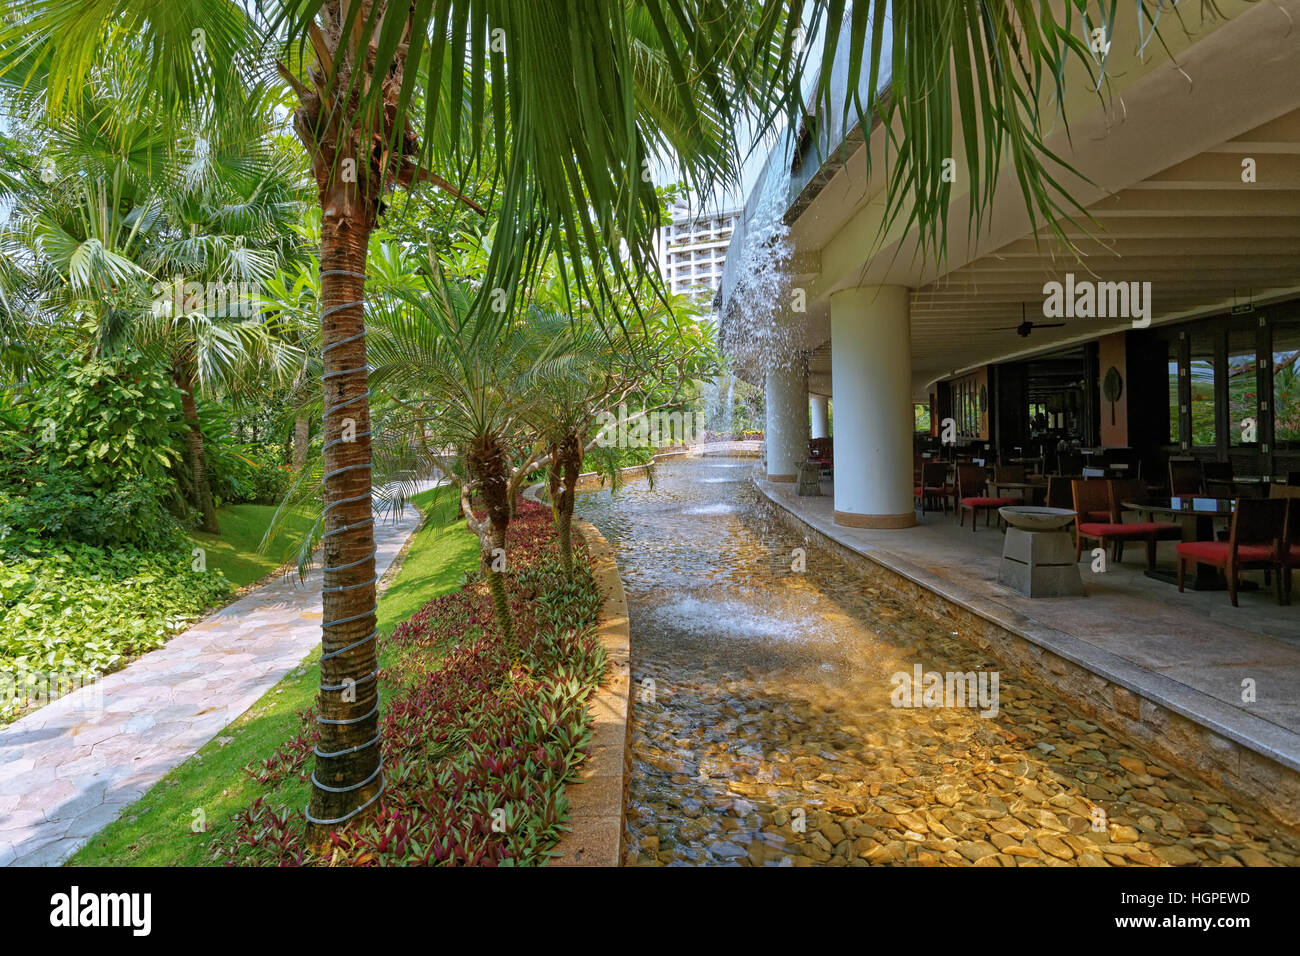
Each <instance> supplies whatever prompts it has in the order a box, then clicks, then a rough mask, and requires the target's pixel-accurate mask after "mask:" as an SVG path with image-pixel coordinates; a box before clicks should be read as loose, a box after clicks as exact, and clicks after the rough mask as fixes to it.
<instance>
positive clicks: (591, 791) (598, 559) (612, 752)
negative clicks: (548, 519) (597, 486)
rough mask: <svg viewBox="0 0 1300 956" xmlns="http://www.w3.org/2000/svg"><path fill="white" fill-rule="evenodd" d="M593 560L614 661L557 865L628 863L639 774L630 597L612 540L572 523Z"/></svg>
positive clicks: (602, 626)
mask: <svg viewBox="0 0 1300 956" xmlns="http://www.w3.org/2000/svg"><path fill="white" fill-rule="evenodd" d="M573 524H574V527H575V529H576V530H577V531H578V533H579V534H581V535H582V539H583V541H584V542H585V543H586V545H587V554H588V555H589V556H590V558H591V574H592V577H594V578H595V579H596V586H597V587H599V588H600V591H601V594H603V595H604V598H605V603H604V606H603V607H602V608H601V611H600V622H599V623H598V624H597V625H596V636H597V638H598V639H599V640H600V643H601V644H602V645H604V647H605V654H606V656H607V658H608V661H609V666H608V669H607V670H606V672H605V679H604V680H603V681H602V682H601V684H600V687H598V688H597V689H596V693H595V694H594V695H593V696H592V697H591V699H590V700H588V701H587V712H588V713H590V714H591V716H592V732H591V733H592V736H591V748H590V750H589V752H588V755H587V759H586V761H584V762H583V764H582V767H581V768H580V769H579V771H578V776H577V777H576V778H575V779H574V780H571V781H569V783H567V784H566V785H565V788H564V793H565V796H567V797H568V798H569V808H570V817H569V823H570V826H571V827H572V829H571V830H570V831H569V832H568V833H566V834H565V835H564V836H562V837H560V841H559V842H558V843H556V844H555V847H554V850H553V852H555V853H556V854H557V856H556V857H554V858H552V859H551V861H550V863H549V865H550V866H621V865H622V863H623V843H624V836H623V834H624V832H625V830H626V827H625V823H626V813H627V788H628V780H629V779H630V777H631V771H632V694H631V689H632V668H631V633H630V630H629V628H628V619H627V596H626V595H625V594H624V593H623V580H622V578H620V577H619V574H618V564H617V563H616V562H615V561H614V554H613V551H611V550H610V547H609V542H607V541H606V540H605V538H604V536H603V535H602V534H601V533H600V532H599V531H597V530H596V529H595V527H594V526H592V525H591V524H589V523H588V522H586V521H583V520H581V519H579V518H574V519H573Z"/></svg>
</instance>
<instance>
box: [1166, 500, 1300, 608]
mask: <svg viewBox="0 0 1300 956" xmlns="http://www.w3.org/2000/svg"><path fill="white" fill-rule="evenodd" d="M1286 506H1287V499H1285V498H1241V499H1239V500H1238V501H1237V510H1236V511H1235V512H1233V515H1232V527H1231V528H1230V529H1229V531H1228V540H1227V541H1184V542H1183V543H1182V544H1180V545H1179V546H1178V590H1179V591H1181V590H1182V589H1183V576H1184V574H1185V573H1186V570H1187V567H1188V566H1189V565H1190V566H1192V567H1195V566H1196V565H1198V564H1208V565H1210V566H1211V567H1215V568H1219V569H1221V570H1222V571H1223V574H1224V576H1225V577H1226V578H1227V579H1228V597H1229V598H1231V599H1232V606H1233V607H1240V605H1239V604H1238V603H1237V581H1238V577H1239V575H1240V574H1241V572H1242V571H1249V570H1251V569H1252V568H1258V569H1262V570H1265V571H1267V570H1269V569H1271V568H1272V567H1273V566H1274V565H1276V564H1278V563H1279V560H1280V558H1281V557H1282V552H1281V548H1280V545H1281V542H1282V539H1283V537H1284V536H1285V534H1286ZM1278 577H1279V583H1278V589H1279V591H1278V594H1279V597H1278V600H1279V601H1280V600H1281V592H1282V584H1281V575H1280V574H1279V576H1278Z"/></svg>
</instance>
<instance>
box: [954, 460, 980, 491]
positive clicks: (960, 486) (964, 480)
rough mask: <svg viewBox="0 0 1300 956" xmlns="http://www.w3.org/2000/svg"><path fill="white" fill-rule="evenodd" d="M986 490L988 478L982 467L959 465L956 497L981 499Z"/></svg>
mask: <svg viewBox="0 0 1300 956" xmlns="http://www.w3.org/2000/svg"><path fill="white" fill-rule="evenodd" d="M987 490H988V478H987V477H986V475H985V473H984V468H983V466H982V465H969V464H965V465H963V464H959V465H958V466H957V497H958V498H975V497H983V496H984V494H985V492H986V491H987Z"/></svg>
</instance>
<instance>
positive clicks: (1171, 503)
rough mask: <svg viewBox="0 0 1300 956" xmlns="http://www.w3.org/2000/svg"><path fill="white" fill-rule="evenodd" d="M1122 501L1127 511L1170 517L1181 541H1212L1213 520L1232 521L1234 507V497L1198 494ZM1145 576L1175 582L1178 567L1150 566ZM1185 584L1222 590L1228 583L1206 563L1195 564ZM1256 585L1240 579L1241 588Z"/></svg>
mask: <svg viewBox="0 0 1300 956" xmlns="http://www.w3.org/2000/svg"><path fill="white" fill-rule="evenodd" d="M1121 504H1122V505H1123V506H1124V507H1125V508H1126V509H1128V510H1131V511H1136V512H1137V513H1138V514H1140V515H1143V516H1149V517H1152V518H1156V519H1163V520H1171V521H1174V522H1176V523H1178V524H1180V525H1182V528H1183V540H1184V541H1213V540H1214V522H1215V521H1222V520H1228V521H1231V520H1232V515H1233V512H1235V511H1236V510H1237V499H1236V498H1211V497H1203V496H1199V495H1176V496H1173V497H1168V498H1140V499H1138V500H1136V501H1124V502H1121ZM1146 576H1147V577H1149V578H1154V579H1155V580H1157V581H1164V582H1165V583H1167V584H1177V583H1178V569H1177V568H1176V567H1175V568H1174V569H1172V570H1171V569H1169V568H1152V569H1150V570H1148V571H1146ZM1184 586H1185V587H1190V588H1191V589H1192V590H1193V591H1222V590H1224V589H1225V588H1226V587H1227V586H1228V585H1227V582H1226V581H1225V580H1224V577H1223V574H1222V572H1220V571H1219V570H1218V569H1216V568H1214V567H1212V566H1210V565H1208V564H1200V563H1198V564H1197V565H1196V574H1195V576H1189V577H1188V578H1187V580H1186V581H1185V582H1184ZM1254 587H1255V584H1254V583H1253V582H1251V581H1242V582H1241V588H1242V590H1251V589H1253V588H1254Z"/></svg>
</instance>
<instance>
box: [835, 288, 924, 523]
mask: <svg viewBox="0 0 1300 956" xmlns="http://www.w3.org/2000/svg"><path fill="white" fill-rule="evenodd" d="M910 295H911V291H910V290H909V289H907V288H905V287H903V286H863V287H861V288H857V289H844V290H842V291H840V292H836V293H834V294H833V295H832V296H831V390H832V393H833V395H834V398H835V523H836V524H839V525H845V526H846V527H850V528H910V527H912V526H913V525H915V524H916V513H915V512H914V511H913V510H912V508H913V497H912V430H913V428H914V422H913V417H912V340H911V319H910V316H909V306H908V303H909V298H910Z"/></svg>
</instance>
